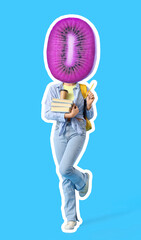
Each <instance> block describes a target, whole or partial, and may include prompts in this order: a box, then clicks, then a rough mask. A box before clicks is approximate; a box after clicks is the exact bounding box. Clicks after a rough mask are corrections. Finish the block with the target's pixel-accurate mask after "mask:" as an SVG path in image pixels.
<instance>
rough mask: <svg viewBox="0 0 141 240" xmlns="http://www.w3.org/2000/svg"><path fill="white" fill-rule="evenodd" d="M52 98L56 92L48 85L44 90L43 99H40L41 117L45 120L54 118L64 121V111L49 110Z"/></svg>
mask: <svg viewBox="0 0 141 240" xmlns="http://www.w3.org/2000/svg"><path fill="white" fill-rule="evenodd" d="M52 98H56V92H55V89H54V87H52V86H51V87H50V88H49V89H48V92H47V91H45V93H44V96H43V99H42V110H41V117H42V119H43V120H44V121H45V122H46V120H56V121H59V122H65V121H66V119H65V118H64V115H65V113H60V112H52V111H51V102H52Z"/></svg>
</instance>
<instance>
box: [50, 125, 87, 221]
mask: <svg viewBox="0 0 141 240" xmlns="http://www.w3.org/2000/svg"><path fill="white" fill-rule="evenodd" d="M84 128H85V125H84ZM85 139H86V131H84V132H83V133H82V134H81V135H79V134H78V133H77V132H76V131H75V130H74V129H73V128H72V126H71V124H70V122H67V126H66V131H65V133H64V134H63V135H61V136H59V126H58V125H56V128H55V131H54V136H53V141H54V148H55V154H56V158H57V162H58V164H59V172H60V174H61V176H62V189H63V194H64V199H65V204H64V211H65V215H66V218H67V221H77V220H78V218H77V213H76V196H75V190H78V191H79V190H81V189H82V188H83V187H84V186H85V184H86V181H87V175H86V174H85V173H82V172H81V171H79V170H78V169H76V168H74V167H73V165H74V163H75V161H76V160H77V158H78V156H79V154H80V153H81V150H82V148H83V145H84V142H85Z"/></svg>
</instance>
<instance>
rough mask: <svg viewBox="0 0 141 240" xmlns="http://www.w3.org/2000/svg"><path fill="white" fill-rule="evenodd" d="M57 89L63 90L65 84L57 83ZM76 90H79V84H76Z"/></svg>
mask: <svg viewBox="0 0 141 240" xmlns="http://www.w3.org/2000/svg"><path fill="white" fill-rule="evenodd" d="M56 87H57V88H59V90H61V89H62V88H63V83H62V82H61V83H57V84H56ZM75 88H79V83H78V82H77V83H76V86H75V87H74V89H75Z"/></svg>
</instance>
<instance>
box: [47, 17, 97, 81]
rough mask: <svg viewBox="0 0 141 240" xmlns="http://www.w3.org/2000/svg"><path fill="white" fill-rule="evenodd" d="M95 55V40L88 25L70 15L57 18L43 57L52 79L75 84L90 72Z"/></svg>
mask: <svg viewBox="0 0 141 240" xmlns="http://www.w3.org/2000/svg"><path fill="white" fill-rule="evenodd" d="M95 56H96V40H95V35H94V32H93V30H92V28H91V27H90V25H89V24H88V23H87V22H85V21H84V20H82V19H79V18H75V17H69V18H64V19H61V20H60V21H58V22H57V23H56V24H55V25H54V26H53V28H52V30H51V31H50V34H49V37H48V42H47V48H46V57H47V63H48V67H49V70H50V72H51V74H52V75H53V77H54V78H55V79H58V80H60V81H62V82H69V83H74V82H78V81H81V80H83V79H85V78H86V77H87V76H88V75H89V74H90V73H91V71H92V69H93V66H94V61H95Z"/></svg>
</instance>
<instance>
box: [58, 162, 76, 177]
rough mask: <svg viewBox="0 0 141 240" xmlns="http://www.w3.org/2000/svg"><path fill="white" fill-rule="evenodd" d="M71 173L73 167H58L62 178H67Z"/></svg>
mask: <svg viewBox="0 0 141 240" xmlns="http://www.w3.org/2000/svg"><path fill="white" fill-rule="evenodd" d="M72 171H73V167H65V166H62V165H60V166H59V172H60V174H61V175H62V176H64V177H66V176H69V175H70V174H71V173H72Z"/></svg>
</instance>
